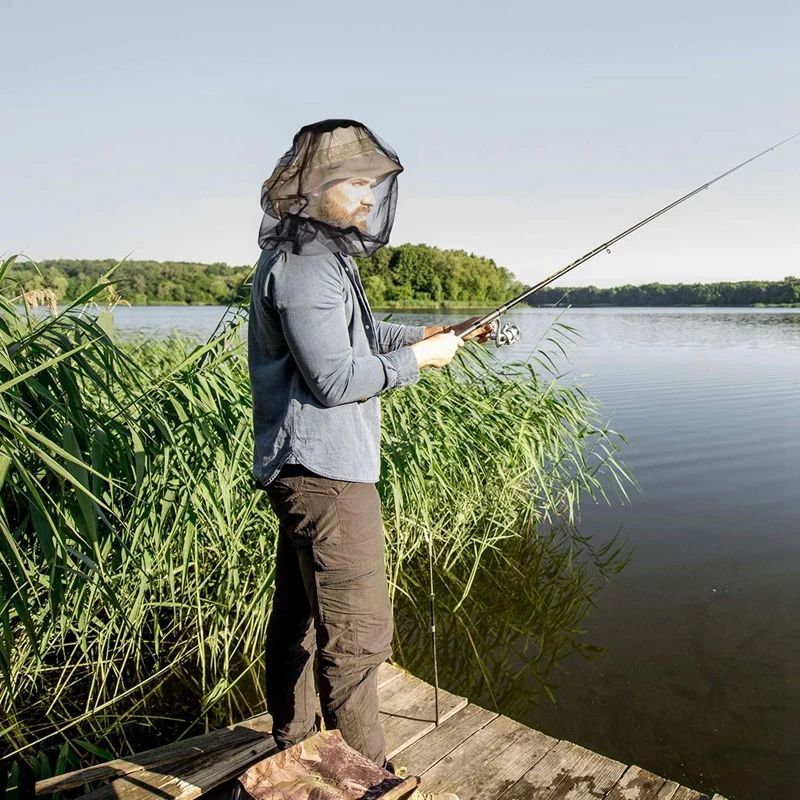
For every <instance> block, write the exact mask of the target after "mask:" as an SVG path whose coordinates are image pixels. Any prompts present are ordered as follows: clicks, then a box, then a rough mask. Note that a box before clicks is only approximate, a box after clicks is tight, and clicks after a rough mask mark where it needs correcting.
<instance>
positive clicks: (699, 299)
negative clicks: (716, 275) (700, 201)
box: [530, 275, 800, 306]
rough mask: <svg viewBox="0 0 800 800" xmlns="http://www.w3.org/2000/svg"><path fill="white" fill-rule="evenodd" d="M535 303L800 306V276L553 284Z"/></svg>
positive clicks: (531, 302) (548, 304) (532, 301)
mask: <svg viewBox="0 0 800 800" xmlns="http://www.w3.org/2000/svg"><path fill="white" fill-rule="evenodd" d="M530 304H531V305H534V306H552V305H571V306H793V305H800V278H795V277H794V276H792V275H789V276H788V277H786V278H784V279H783V280H782V281H737V282H735V283H731V282H729V281H725V282H721V283H675V284H666V283H646V284H643V285H641V286H631V285H626V286H612V287H608V288H598V287H597V286H573V287H563V286H558V287H553V286H548V287H547V288H546V289H543V290H542V291H541V292H537V293H536V294H535V295H534V296H533V297H532V298H531V299H530Z"/></svg>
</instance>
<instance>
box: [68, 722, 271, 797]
mask: <svg viewBox="0 0 800 800" xmlns="http://www.w3.org/2000/svg"><path fill="white" fill-rule="evenodd" d="M274 751H275V744H274V742H273V741H272V737H271V736H264V737H262V739H261V741H255V742H248V743H247V744H244V745H238V746H235V747H231V748H228V749H227V750H225V751H223V752H221V753H220V752H215V753H209V754H207V755H205V756H202V757H201V758H198V759H193V760H192V761H190V762H185V763H182V764H179V765H178V766H177V768H175V769H172V773H171V774H166V773H164V772H153V771H151V770H142V771H140V772H136V773H134V774H131V775H126V776H124V777H122V778H117V779H116V780H114V781H112V782H111V783H109V784H106V785H105V786H101V787H100V788H99V789H95V790H94V791H93V792H89V794H85V795H82V796H81V800H134V798H135V800H156V799H157V800H194V798H196V797H199V796H200V795H201V794H204V793H205V792H208V791H210V790H211V789H213V788H215V787H216V786H219V785H220V784H221V783H224V782H225V781H229V780H231V779H232V778H236V777H238V776H239V775H241V773H242V772H244V771H245V770H246V769H247V768H248V767H250V766H252V765H253V764H255V763H256V762H257V761H261V759H262V758H266V757H267V756H268V755H270V753H272V752H274Z"/></svg>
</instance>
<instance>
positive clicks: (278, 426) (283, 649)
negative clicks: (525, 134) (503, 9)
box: [249, 120, 488, 766]
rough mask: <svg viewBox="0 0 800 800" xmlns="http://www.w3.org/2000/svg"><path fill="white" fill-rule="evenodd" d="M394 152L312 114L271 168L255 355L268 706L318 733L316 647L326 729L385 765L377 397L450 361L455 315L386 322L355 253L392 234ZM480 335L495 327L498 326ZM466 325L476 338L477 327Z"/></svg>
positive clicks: (294, 732)
mask: <svg viewBox="0 0 800 800" xmlns="http://www.w3.org/2000/svg"><path fill="white" fill-rule="evenodd" d="M402 169H403V168H402V166H401V164H400V162H399V160H398V159H397V155H396V154H395V153H394V151H393V150H391V148H389V147H388V145H386V144H385V143H384V142H382V141H381V140H380V139H378V137H376V136H375V135H374V134H373V133H372V132H371V131H370V130H369V129H368V128H366V127H365V126H363V125H361V124H360V123H358V122H354V121H352V120H326V121H324V122H319V123H315V124H313V125H308V126H306V127H304V128H302V129H301V130H300V131H299V132H298V134H297V135H296V136H295V138H294V142H293V145H292V147H291V148H290V150H289V151H288V152H287V153H286V154H285V155H284V156H283V158H281V159H280V161H279V162H278V164H277V166H276V168H275V170H274V172H273V173H272V175H271V176H270V177H269V178H268V179H267V181H266V182H265V183H264V187H263V190H262V208H263V209H264V220H263V222H262V225H261V230H260V234H259V244H260V246H261V248H262V255H261V258H260V260H259V264H258V267H257V269H256V273H255V276H254V279H253V288H252V299H251V305H250V326H249V367H250V379H251V387H252V394H253V417H254V426H255V458H254V473H255V477H256V480H257V481H258V482H259V483H260V484H261V485H262V486H263V487H265V488H266V491H267V494H268V497H269V501H270V504H271V506H272V508H273V509H274V511H275V513H276V514H277V516H278V519H279V521H280V533H279V537H278V546H277V557H276V558H277V562H276V572H275V596H274V600H273V609H272V613H271V616H270V620H269V624H268V632H267V645H266V661H267V706H268V709H269V711H270V713H271V714H272V716H273V719H274V736H275V741H276V742H277V744H278V746H279V747H281V748H285V747H289V746H291V745H293V744H296V743H298V742H300V741H302V740H303V739H304V738H306V737H308V736H309V735H311V734H312V733H313V732H314V721H315V691H314V680H313V661H314V653H315V650H318V655H319V673H318V676H317V677H318V684H319V693H320V701H321V705H322V713H323V716H324V719H325V724H326V726H328V727H329V728H338V729H339V730H340V731H341V733H342V736H343V738H344V740H345V741H346V742H347V743H348V744H349V745H350V746H351V747H353V748H354V749H356V750H358V751H359V752H361V753H362V754H363V755H365V756H366V757H368V758H370V759H372V760H373V761H374V762H375V763H377V764H379V765H380V766H385V765H386V759H385V752H384V741H383V733H382V731H381V727H380V722H379V719H378V692H377V670H378V667H379V665H380V664H381V663H382V662H383V661H385V660H386V659H387V658H388V657H389V656H390V655H391V640H392V616H391V608H390V603H389V594H388V587H387V579H386V574H385V571H384V555H383V536H384V534H383V524H382V521H381V505H380V498H379V495H378V492H377V489H376V486H375V483H376V481H377V480H378V477H379V471H380V399H379V395H380V394H381V393H382V392H384V391H386V390H388V389H393V388H400V387H405V386H410V385H413V384H414V383H416V382H417V381H418V380H419V375H420V369H422V368H424V367H444V366H445V365H446V364H447V363H449V361H450V360H451V359H452V358H453V357H454V355H455V353H456V352H457V350H458V348H459V347H462V346H463V344H464V342H463V340H462V339H461V338H459V337H458V336H457V335H456V333H457V331H458V329H461V330H464V329H465V328H466V326H467V325H468V324H469V323H470V322H472V320H474V319H476V318H472V320H468V321H467V322H466V323H462V325H461V326H456V328H455V329H454V330H450V329H445V328H443V327H441V326H430V327H422V326H404V325H397V324H390V323H385V322H379V321H377V320H376V319H375V318H374V316H373V315H372V312H371V310H370V307H369V303H368V301H367V297H366V294H365V292H364V288H363V286H362V283H361V279H360V277H359V273H358V268H357V266H356V263H355V261H354V260H353V256H359V255H361V256H363V255H371V254H372V253H374V252H375V251H376V250H377V249H378V248H379V247H382V246H383V245H384V244H386V243H387V241H388V239H389V233H390V231H391V228H392V223H393V221H394V211H395V206H396V201H397V175H398V174H399V173H400V172H401V171H402ZM473 336H476V337H477V340H478V341H479V342H483V341H485V340H486V338H487V337H488V327H487V328H485V329H482V330H480V331H477V332H476V333H475V334H473ZM469 338H473V337H472V336H471V337H469Z"/></svg>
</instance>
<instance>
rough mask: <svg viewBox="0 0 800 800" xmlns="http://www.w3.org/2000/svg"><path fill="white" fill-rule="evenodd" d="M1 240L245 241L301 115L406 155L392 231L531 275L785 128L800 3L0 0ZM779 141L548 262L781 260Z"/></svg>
mask: <svg viewBox="0 0 800 800" xmlns="http://www.w3.org/2000/svg"><path fill="white" fill-rule="evenodd" d="M0 27H1V28H2V31H3V54H2V68H1V69H0V123H1V124H0V175H1V176H2V177H1V178H0V252H6V253H10V252H17V251H19V250H24V251H25V252H26V253H27V254H28V255H30V256H31V257H33V258H36V259H41V258H51V257H58V256H62V257H73V258H78V257H82V258H100V257H103V258H121V257H123V256H125V255H126V254H128V253H129V252H131V251H132V252H133V255H132V257H133V258H153V259H159V260H165V259H174V260H197V261H205V262H212V261H226V262H228V263H229V264H243V263H252V262H253V261H254V260H255V259H256V258H257V256H258V246H257V243H256V235H257V230H258V224H259V221H260V218H261V210H260V207H259V192H260V188H261V184H262V182H263V180H264V178H265V177H266V176H267V175H268V174H269V173H270V172H271V170H272V167H273V166H274V163H275V161H276V160H277V159H278V157H279V156H280V155H281V154H282V153H283V152H284V151H285V150H286V149H287V147H288V146H289V144H290V143H291V139H292V136H293V135H294V133H295V131H296V130H297V128H299V127H300V126H301V125H303V124H305V123H308V122H312V121H316V120H319V119H324V118H327V117H352V118H355V119H358V120H361V121H363V122H365V123H366V124H367V125H369V126H370V127H372V128H373V129H374V130H375V131H376V133H378V134H379V135H380V136H382V137H383V138H384V139H386V141H388V142H389V143H390V144H391V145H392V146H393V147H394V148H395V149H396V150H397V152H398V154H399V156H400V158H401V160H402V161H403V163H404V165H405V168H406V171H405V172H404V174H403V175H401V176H400V179H399V186H400V198H399V205H398V213H397V218H396V222H395V228H394V234H393V237H392V243H393V244H400V243H402V242H406V241H411V242H427V243H429V244H435V245H438V246H440V247H452V248H462V249H465V250H467V251H471V252H475V253H478V254H482V255H487V256H491V257H492V258H494V259H495V260H496V261H497V262H498V263H500V264H502V265H504V266H507V267H508V268H509V269H511V270H512V271H513V272H514V273H515V274H516V275H517V277H518V278H520V279H521V280H523V281H528V282H532V281H533V280H535V279H536V278H538V277H542V276H543V275H546V274H549V273H550V272H552V271H554V270H555V269H556V268H558V267H560V266H562V265H563V264H564V263H566V262H569V261H571V260H573V259H574V258H575V257H577V256H578V255H580V254H582V253H583V252H585V251H586V250H588V249H590V248H591V247H593V246H594V245H595V244H598V243H600V242H602V241H603V240H605V239H606V238H609V237H610V236H611V235H613V234H614V233H616V232H617V231H619V230H621V229H622V228H624V227H627V225H628V224H630V223H631V222H633V221H635V220H637V219H639V218H640V217H642V216H645V215H646V214H647V213H649V212H651V211H652V210H655V209H656V208H658V207H660V206H662V205H664V204H666V203H667V202H669V201H670V200H672V199H674V198H675V197H677V196H678V195H680V194H683V193H684V192H686V191H687V190H689V189H691V188H694V187H695V186H696V185H698V184H700V183H703V182H704V181H705V180H707V179H708V178H710V177H713V176H714V175H716V174H718V173H719V172H722V171H724V170H725V169H726V168H728V167H729V166H731V165H733V164H735V163H737V162H738V161H741V160H743V159H744V158H747V157H748V156H749V155H752V154H753V153H755V152H757V151H758V150H760V149H763V148H764V147H766V146H768V145H769V144H771V143H773V142H774V141H777V140H778V139H781V138H784V137H786V136H789V135H791V134H793V133H795V132H797V131H799V130H800V3H798V2H797V0H793V2H771V1H770V0H767V2H762V3H752V2H739V0H728V1H727V2H718V1H717V0H712V1H710V2H704V0H694V2H684V0H675V1H674V2H670V3H642V2H635V3H633V2H624V3H622V2H607V3H598V2H570V1H569V0H566V1H562V2H547V3H542V2H539V3H537V2H533V3H524V4H522V3H520V4H508V3H504V2H491V3H489V2H485V3H474V2H445V3H437V2H433V3H416V2H405V3H402V4H401V3H397V4H389V3H382V2H368V3H339V2H325V3H310V2H285V3H280V4H278V3H272V2H258V3H257V2H251V1H249V0H248V1H247V2H244V1H243V0H228V1H227V2H224V3H220V2H214V3H211V2H206V0H194V1H193V2H191V3H175V2H172V3H170V2H160V3H152V2H136V3H124V4H123V3H115V2H108V1H106V2H103V3H99V2H97V3H87V2H80V1H78V2H71V3H64V2H59V3H55V2H35V0H28V1H27V2H18V1H17V0H13V1H12V2H8V0H0ZM799 223H800V139H798V140H796V141H795V142H792V143H790V144H787V145H786V146H785V147H783V148H781V149H780V150H778V151H776V152H775V153H770V154H768V155H767V156H764V158H762V159H761V160H759V161H758V162H756V163H755V164H753V165H751V166H748V167H746V168H745V169H744V170H741V171H740V172H738V173H736V174H735V175H734V176H731V177H730V178H728V179H726V180H725V181H724V182H721V183H720V184H718V185H716V186H715V187H713V188H712V189H711V190H709V191H708V192H704V193H702V194H701V195H700V196H699V197H698V198H696V199H693V200H691V201H689V202H688V203H686V204H685V205H683V206H681V207H680V209H678V210H676V211H673V212H671V213H670V214H669V215H667V216H666V217H664V218H663V219H661V220H659V221H657V222H655V223H654V224H652V225H650V226H648V227H647V228H645V229H644V230H642V231H641V232H638V233H636V234H634V236H633V237H631V238H630V239H628V240H627V241H626V242H624V243H621V244H619V245H617V247H616V248H614V251H613V253H612V255H610V256H607V255H604V256H601V257H598V258H597V259H595V260H594V261H592V262H590V263H589V264H587V265H586V266H584V267H581V268H580V269H579V270H578V271H577V272H576V273H573V276H571V278H570V279H569V280H568V281H567V282H574V283H578V284H587V283H595V284H597V285H601V286H607V285H613V284H618V283H625V282H632V283H642V282H646V281H651V280H660V281H663V282H674V281H692V280H703V281H710V280H728V279H730V280H737V279H745V278H763V279H776V278H781V277H783V276H784V275H787V274H795V275H797V274H800V224H799Z"/></svg>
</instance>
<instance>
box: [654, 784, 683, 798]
mask: <svg viewBox="0 0 800 800" xmlns="http://www.w3.org/2000/svg"><path fill="white" fill-rule="evenodd" d="M678 789H680V786H679V785H678V784H677V783H675V781H667V782H666V783H665V784H664V785H663V786H662V787H661V788H660V789H659V790H658V794H657V795H656V800H675V793H676V792H677V791H678Z"/></svg>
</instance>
